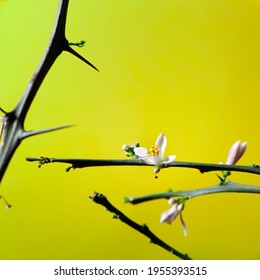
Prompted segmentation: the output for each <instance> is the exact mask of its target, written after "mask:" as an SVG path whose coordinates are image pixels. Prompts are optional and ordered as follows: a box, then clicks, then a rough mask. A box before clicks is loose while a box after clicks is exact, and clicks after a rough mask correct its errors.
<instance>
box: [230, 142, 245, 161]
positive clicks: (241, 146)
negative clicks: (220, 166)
mask: <svg viewBox="0 0 260 280" xmlns="http://www.w3.org/2000/svg"><path fill="white" fill-rule="evenodd" d="M246 147H247V142H244V143H241V142H240V140H238V141H237V142H236V143H234V144H233V145H232V146H231V148H230V150H229V153H228V158H227V161H226V164H230V165H233V164H236V163H237V162H238V161H239V159H240V158H241V157H242V156H243V154H244V153H245V151H246Z"/></svg>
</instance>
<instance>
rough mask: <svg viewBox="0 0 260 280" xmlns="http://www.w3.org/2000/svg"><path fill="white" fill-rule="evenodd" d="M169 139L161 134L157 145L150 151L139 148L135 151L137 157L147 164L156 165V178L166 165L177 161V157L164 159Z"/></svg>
mask: <svg viewBox="0 0 260 280" xmlns="http://www.w3.org/2000/svg"><path fill="white" fill-rule="evenodd" d="M166 145H167V139H166V137H165V135H164V134H162V133H161V134H160V135H159V136H158V137H157V139H156V142H155V145H154V146H152V147H151V148H149V149H146V148H143V147H137V148H135V149H134V152H135V155H136V156H138V158H139V159H140V160H141V161H142V162H143V163H145V164H148V165H154V166H155V168H154V173H155V178H157V176H156V173H158V172H159V171H160V169H161V168H162V167H163V165H164V164H168V163H171V162H173V161H175V159H176V156H173V155H171V156H168V157H165V158H163V155H164V151H165V149H166Z"/></svg>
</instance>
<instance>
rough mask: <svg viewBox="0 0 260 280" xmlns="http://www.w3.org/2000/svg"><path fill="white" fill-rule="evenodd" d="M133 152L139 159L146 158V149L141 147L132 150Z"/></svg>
mask: <svg viewBox="0 0 260 280" xmlns="http://www.w3.org/2000/svg"><path fill="white" fill-rule="evenodd" d="M134 152H135V154H136V155H137V156H138V157H141V158H144V157H148V154H147V149H146V148H143V147H138V148H134Z"/></svg>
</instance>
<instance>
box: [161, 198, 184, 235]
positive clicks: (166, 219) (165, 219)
mask: <svg viewBox="0 0 260 280" xmlns="http://www.w3.org/2000/svg"><path fill="white" fill-rule="evenodd" d="M168 203H169V204H170V205H172V207H171V208H170V209H168V210H166V211H165V212H163V213H162V215H161V219H160V223H167V224H171V223H172V222H173V221H174V220H175V219H176V217H177V216H178V215H179V216H180V220H181V224H182V227H183V233H184V235H185V236H187V227H186V224H185V222H184V220H183V217H182V210H183V209H184V204H183V203H182V202H180V203H178V200H177V199H176V198H174V197H171V198H170V199H169V200H168Z"/></svg>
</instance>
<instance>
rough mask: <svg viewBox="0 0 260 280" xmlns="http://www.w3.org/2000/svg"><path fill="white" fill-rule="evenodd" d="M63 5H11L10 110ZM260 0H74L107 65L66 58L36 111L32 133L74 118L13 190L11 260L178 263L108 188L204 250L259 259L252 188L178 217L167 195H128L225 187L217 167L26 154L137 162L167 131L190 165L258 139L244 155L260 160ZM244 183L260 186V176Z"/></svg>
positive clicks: (21, 164)
mask: <svg viewBox="0 0 260 280" xmlns="http://www.w3.org/2000/svg"><path fill="white" fill-rule="evenodd" d="M57 7H58V0H55V1H54V0H45V1H32V0H16V1H14V0H6V1H1V2H0V35H1V37H0V38H1V39H0V40H1V44H0V105H1V107H3V108H4V109H5V110H7V111H9V110H11V109H12V108H13V107H14V106H15V104H16V102H17V101H18V99H19V98H20V96H21V94H22V93H23V91H24V89H25V87H26V85H27V83H28V81H29V79H30V77H31V75H32V74H33V72H34V70H35V69H36V67H37V65H38V63H39V61H40V59H41V57H42V55H43V53H44V51H45V47H46V45H47V42H48V40H49V37H50V34H51V32H52V27H53V24H54V21H55V16H56V11H57ZM259 29H260V1H258V0H248V1H242V0H238V1H237V0H236V1H235V0H233V1H232V0H199V1H193V0H175V1H173V0H160V1H159V0H156V1H155V0H142V1H141V0H131V1H124V0H111V1H108V0H92V1H86V0H71V1H70V5H69V13H68V21H67V28H66V36H67V38H68V40H69V41H79V40H81V39H85V40H87V43H86V46H85V47H84V48H82V49H77V51H79V53H80V54H82V55H83V56H84V57H86V58H87V59H88V60H90V61H91V62H92V63H93V64H94V65H95V66H97V67H98V68H99V69H100V73H98V72H96V71H94V70H93V69H91V68H90V67H88V66H87V65H85V64H84V63H82V62H81V61H80V60H78V59H76V58H75V57H73V56H72V55H70V54H68V53H63V54H62V55H61V56H60V57H59V58H58V60H57V61H56V62H55V64H54V66H53V67H52V68H51V70H50V72H49V73H48V75H47V77H46V79H45V80H44V83H43V84H42V86H41V88H40V90H39V92H38V94H37V96H36V99H35V101H34V102H33V105H32V107H31V109H30V111H29V114H28V117H27V118H26V129H41V128H47V127H54V126H58V125H64V124H71V123H72V124H75V125H76V126H75V127H73V128H71V129H66V130H62V131H58V132H53V133H49V134H46V135H41V136H37V137H33V138H30V139H26V140H25V141H24V142H23V143H22V144H21V146H20V147H19V149H18V150H17V152H16V153H15V156H14V158H13V159H12V161H11V164H10V165H9V168H8V170H7V173H6V174H5V177H4V180H3V181H2V184H1V190H0V194H1V195H4V196H5V197H6V199H7V200H8V201H9V202H10V203H11V204H12V205H13V208H11V209H10V210H8V211H5V210H4V204H3V202H2V201H0V240H1V249H0V258H1V259H172V258H175V257H173V256H172V255H170V254H169V253H168V252H166V251H164V250H163V249H161V248H159V247H157V246H156V245H152V244H149V240H148V239H147V238H146V237H144V236H141V235H140V234H139V233H137V232H135V231H134V230H132V229H131V228H129V227H128V226H126V225H124V224H122V223H121V222H120V221H118V220H114V219H111V215H110V214H109V213H108V212H106V211H105V209H103V207H101V206H99V205H96V204H94V203H93V202H92V201H91V200H90V199H89V198H88V196H89V195H91V194H92V193H93V191H98V192H102V193H104V194H105V195H107V196H108V198H109V199H110V201H111V202H113V203H114V204H115V206H117V207H119V208H120V209H121V210H123V212H125V214H127V215H128V216H129V217H131V218H133V219H134V220H135V221H137V222H138V223H146V224H148V226H149V227H150V228H151V230H153V231H154V233H156V234H157V235H158V236H159V237H161V238H162V239H163V240H165V241H166V242H168V243H169V244H170V245H172V246H173V247H175V248H176V249H177V250H180V251H182V252H187V253H188V254H189V255H190V256H191V257H192V258H195V259H259V258H260V242H259V234H260V226H259V222H260V218H259V217H260V216H259V211H260V200H259V197H258V196H257V195H252V194H219V195H213V196H205V197H201V198H196V199H194V200H191V201H189V202H188V203H187V205H186V208H185V210H184V212H183V215H184V219H185V221H186V224H187V226H188V236H187V237H186V238H185V237H184V236H183V233H182V229H181V224H180V221H179V219H177V220H176V222H174V223H173V224H172V225H171V226H169V225H166V224H159V218H160V215H161V213H162V212H163V211H164V210H166V209H168V208H169V206H168V204H167V202H166V201H165V200H158V201H155V202H150V203H146V204H143V205H138V206H133V205H128V204H124V202H123V198H124V197H125V196H132V195H143V194H149V193H154V192H162V191H166V190H167V189H169V188H172V189H175V190H179V189H182V190H185V189H193V188H199V187H204V186H210V185H214V184H216V183H218V179H217V177H216V175H215V174H214V173H209V174H204V175H200V173H199V172H198V171H194V170H188V169H167V170H163V171H162V172H161V173H160V174H159V179H158V180H154V179H153V168H152V167H140V168H138V167H104V168H103V167H99V168H90V169H81V170H74V171H71V172H69V173H66V172H65V168H66V167H67V166H66V165H62V164H53V165H46V166H43V167H42V168H41V169H38V168H37V164H36V163H28V162H26V161H25V158H26V157H27V156H41V155H43V156H50V157H73V158H125V157H124V153H123V152H122V150H121V146H122V144H124V143H132V142H135V141H139V142H140V143H141V144H142V145H143V146H151V145H153V144H154V141H155V139H156V137H157V136H158V134H159V133H160V132H163V133H164V134H165V135H166V136H167V139H168V146H167V149H166V154H167V155H169V154H175V155H176V156H177V160H181V161H200V162H211V163H218V162H220V161H222V162H225V160H226V157H227V153H228V150H229V147H230V146H231V144H233V143H234V142H235V141H236V140H238V139H240V140H241V141H248V150H247V152H246V154H245V156H244V157H243V158H242V159H241V161H240V163H241V164H247V165H250V164H253V163H259V156H260V152H259V143H260V141H259V140H260V139H259V138H260V135H259V90H260V80H259V74H260V73H259V65H260V56H259V49H260V38H259V34H260V32H259V31H260V30H259ZM230 179H231V180H233V181H236V182H241V183H245V184H255V185H260V179H259V177H257V176H256V175H247V174H238V173H233V174H232V176H231V178H230Z"/></svg>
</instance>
